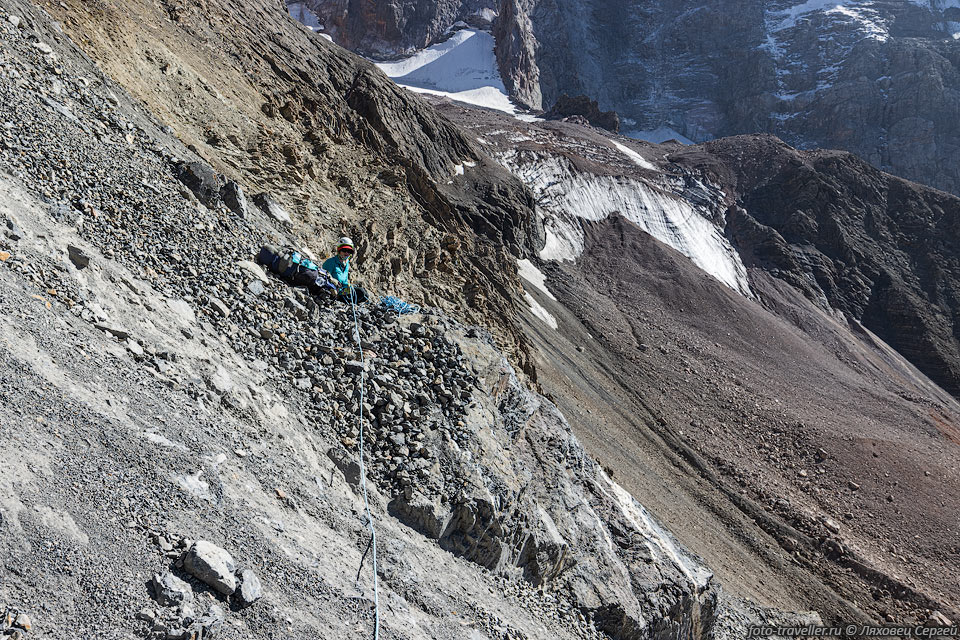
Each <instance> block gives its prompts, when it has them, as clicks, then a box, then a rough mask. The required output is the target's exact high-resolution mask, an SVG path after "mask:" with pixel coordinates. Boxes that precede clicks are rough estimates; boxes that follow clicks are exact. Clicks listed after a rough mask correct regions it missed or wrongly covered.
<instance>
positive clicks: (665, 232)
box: [499, 151, 752, 297]
mask: <svg viewBox="0 0 960 640" xmlns="http://www.w3.org/2000/svg"><path fill="white" fill-rule="evenodd" d="M499 159H500V161H501V162H502V163H503V164H504V166H505V167H506V168H507V169H508V170H510V171H511V173H513V174H514V175H516V176H517V177H518V178H519V179H520V180H521V181H523V182H524V183H525V184H526V185H527V186H529V187H530V189H531V190H532V191H533V193H534V195H535V196H536V198H537V204H538V210H539V213H540V215H541V216H542V217H543V224H544V230H545V231H546V244H545V245H544V248H543V249H542V250H541V252H540V258H541V259H543V260H575V259H576V258H577V257H579V256H580V255H581V254H582V253H583V250H584V233H583V229H582V227H581V225H580V222H579V220H580V219H584V220H590V221H600V220H604V219H606V218H608V217H609V216H612V215H621V216H623V217H624V218H626V219H627V220H629V221H630V222H633V223H634V224H636V225H637V226H638V227H640V228H641V229H643V230H644V231H646V232H647V233H649V234H650V235H652V236H653V237H654V238H656V239H657V240H659V241H661V242H663V243H664V244H667V245H669V246H671V247H673V248H674V249H676V250H677V251H679V252H680V253H682V254H683V255H685V256H687V257H688V258H690V260H691V261H692V262H693V263H694V264H695V265H696V266H697V267H699V268H700V269H702V270H703V271H706V272H707V273H709V274H710V275H712V276H713V277H714V278H716V279H717V280H719V281H720V282H722V283H723V284H725V285H727V286H728V287H730V288H731V289H733V290H734V291H738V292H740V293H741V294H743V295H745V296H748V297H749V296H751V295H752V294H751V291H750V285H749V283H748V280H747V270H746V268H745V267H744V265H743V261H742V260H741V259H740V255H739V254H738V253H737V251H736V249H734V248H733V246H732V245H731V244H730V242H729V241H728V240H727V239H726V237H725V236H724V235H723V232H722V231H721V229H720V228H719V227H718V226H717V225H715V224H714V223H713V222H711V221H710V220H709V219H708V215H709V212H708V211H706V210H705V209H703V208H701V207H698V206H695V205H693V204H691V203H689V202H687V201H686V200H682V199H679V198H677V197H674V196H672V195H670V194H667V193H664V192H662V191H660V190H658V189H656V188H654V187H652V186H651V185H649V184H647V183H645V182H642V181H639V180H636V179H633V178H630V177H626V176H601V175H594V174H589V173H582V172H580V171H579V170H577V169H576V168H574V167H573V166H572V164H571V163H570V161H569V160H567V159H565V158H562V157H558V156H543V155H540V154H536V153H533V152H530V151H523V152H520V151H510V152H508V153H506V154H503V155H502V156H500V158H499Z"/></svg>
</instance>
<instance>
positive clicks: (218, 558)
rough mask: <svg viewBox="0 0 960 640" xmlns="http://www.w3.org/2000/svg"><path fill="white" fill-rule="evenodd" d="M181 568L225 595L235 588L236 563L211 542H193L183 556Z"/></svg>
mask: <svg viewBox="0 0 960 640" xmlns="http://www.w3.org/2000/svg"><path fill="white" fill-rule="evenodd" d="M183 568H184V569H185V570H186V571H187V572H188V573H190V575H192V576H193V577H195V578H197V579H198V580H200V581H201V582H203V583H205V584H207V585H209V586H210V587H212V588H213V589H214V590H216V591H217V592H218V593H221V594H223V595H225V596H229V595H230V594H232V593H233V592H234V591H236V590H237V578H236V576H234V572H235V571H236V570H237V565H236V563H234V561H233V558H232V557H231V556H230V554H229V553H227V552H226V551H224V550H223V549H221V548H220V547H218V546H217V545H215V544H213V543H212V542H207V541H206V540H197V541H196V542H194V543H193V546H191V547H190V549H189V550H188V551H187V553H186V555H185V556H184V558H183Z"/></svg>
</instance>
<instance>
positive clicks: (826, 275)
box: [670, 136, 960, 396]
mask: <svg viewBox="0 0 960 640" xmlns="http://www.w3.org/2000/svg"><path fill="white" fill-rule="evenodd" d="M705 152H706V154H710V155H713V156H714V157H715V158H716V159H718V160H719V161H720V165H717V164H714V165H713V167H712V168H709V169H707V170H706V173H709V174H711V175H712V176H713V179H716V180H717V181H718V182H720V183H722V184H728V185H730V187H731V189H735V191H736V193H738V204H737V205H735V206H733V207H731V208H730V209H729V210H728V212H727V214H726V219H727V224H728V232H729V233H730V234H731V236H732V237H733V239H734V242H735V243H736V245H737V247H738V249H739V250H740V253H741V255H742V256H744V259H745V261H746V262H747V263H748V265H749V266H759V267H762V268H765V269H767V270H769V271H770V272H771V273H772V274H773V275H775V276H777V277H778V278H781V279H783V280H785V281H787V282H789V283H790V284H791V285H793V286H795V287H797V288H798V289H799V290H801V291H803V292H804V294H805V295H806V296H807V297H808V298H810V299H811V300H813V301H815V302H817V303H818V304H820V305H821V306H823V307H825V308H833V309H835V310H838V311H840V312H842V313H843V314H845V315H846V316H847V317H848V318H852V319H855V320H858V321H860V322H862V323H863V325H864V326H865V327H866V328H868V329H870V330H871V331H873V332H874V333H876V334H877V335H878V336H880V337H881V338H882V339H883V340H885V341H886V342H887V343H888V344H890V345H891V346H893V347H894V348H895V349H896V350H897V351H899V352H900V353H901V354H903V355H904V356H905V357H906V358H907V359H908V360H910V361H911V362H912V363H913V364H915V365H916V366H917V367H918V368H919V369H920V370H921V371H923V372H924V373H925V374H927V375H928V376H930V378H931V379H933V380H934V381H935V382H937V383H938V384H939V385H940V386H942V387H943V388H944V389H946V390H947V391H949V392H950V393H952V394H953V395H954V396H957V395H958V394H960V341H958V336H960V329H958V324H957V321H956V318H957V316H958V314H960V271H958V268H957V263H956V256H957V255H958V254H960V246H958V245H957V238H958V237H960V226H958V225H960V201H958V200H957V198H956V197H954V196H950V195H948V194H946V193H943V192H940V191H936V190H934V189H929V188H926V187H922V186H920V185H917V184H912V183H910V182H907V181H905V180H901V179H899V178H895V177H893V176H890V175H887V174H884V173H882V172H880V171H877V170H875V169H873V168H872V167H870V166H869V165H868V164H867V163H865V162H863V161H862V160H860V159H859V158H857V157H855V156H853V155H852V154H849V153H843V152H836V151H816V152H802V151H796V150H794V149H791V148H790V147H788V146H787V145H785V144H783V143H782V142H780V141H779V140H777V139H776V138H773V137H770V136H761V137H752V136H751V137H748V136H738V137H736V138H731V139H725V140H717V141H715V142H711V143H707V144H705V145H703V147H702V148H688V149H684V150H683V151H679V152H677V153H674V154H672V155H671V156H670V158H671V159H672V160H675V161H677V162H679V163H681V164H683V165H686V166H694V165H699V167H700V168H699V169H698V170H703V168H704V167H705V166H707V165H705V164H704V163H703V161H704V160H705V159H706V155H705ZM704 175H706V174H704ZM734 185H735V186H734Z"/></svg>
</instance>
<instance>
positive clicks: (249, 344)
mask: <svg viewBox="0 0 960 640" xmlns="http://www.w3.org/2000/svg"><path fill="white" fill-rule="evenodd" d="M255 9H257V10H261V11H264V12H270V11H274V10H276V12H278V13H279V15H281V16H283V19H284V20H288V21H289V18H286V16H285V14H283V12H282V8H279V7H277V8H275V9H274V8H273V7H271V6H269V5H263V6H259V5H258V6H257V7H255ZM100 10H105V9H104V7H101V6H99V5H93V6H91V11H100ZM182 10H183V6H182V5H178V6H177V8H173V7H171V12H172V13H171V15H174V14H179V12H180V11H182ZM0 18H2V21H0V38H2V40H3V47H2V54H0V56H2V58H0V62H2V68H0V72H2V74H3V76H4V82H3V83H0V122H2V123H3V129H2V131H0V141H2V145H0V169H2V175H0V223H2V226H0V306H2V308H3V309H4V310H5V312H4V313H3V315H2V316H0V324H2V331H0V335H2V338H0V350H2V356H0V370H2V372H0V388H2V402H0V430H2V432H3V441H4V445H3V447H4V457H5V459H6V460H8V464H9V465H10V468H9V469H8V473H6V474H4V476H3V479H2V480H0V509H2V511H0V513H2V519H0V527H2V529H3V533H4V535H3V536H2V542H0V557H2V558H3V566H4V579H3V581H2V582H0V603H2V604H3V606H5V607H6V608H7V609H8V612H9V613H10V615H9V616H8V617H7V618H6V619H5V620H6V621H5V625H11V626H10V628H9V629H8V628H7V627H5V628H4V633H5V634H6V635H7V636H22V635H23V634H24V633H26V634H28V637H30V636H36V637H56V638H72V637H91V636H96V637H101V638H129V637H153V638H196V637H204V638H207V637H223V638H247V637H258V638H270V637H284V638H308V637H309V638H316V637H323V638H338V637H345V636H347V635H349V634H352V633H360V632H369V630H370V628H371V627H372V625H373V624H375V615H376V614H377V613H379V623H380V627H381V635H380V637H383V638H414V639H415V638H448V639H450V640H453V639H459V638H464V637H471V638H498V639H505V638H511V639H514V638H542V639H544V640H546V639H550V638H603V637H614V638H639V637H655V638H668V637H669V638H675V637H688V638H705V637H710V636H713V635H720V636H722V637H740V636H742V635H743V633H744V627H745V626H746V625H747V624H750V623H756V622H772V621H798V622H808V621H817V620H818V619H819V618H818V617H817V616H816V614H806V615H802V616H799V617H798V616H796V615H789V614H782V613H779V612H777V611H773V610H769V609H765V608H763V607H759V606H756V605H754V604H751V603H749V602H747V601H744V600H742V599H740V598H738V597H736V596H735V595H734V594H729V593H726V592H725V591H724V590H723V589H722V585H720V584H719V583H718V582H717V581H716V580H715V579H714V578H713V574H712V572H711V571H710V569H709V568H708V567H707V566H706V565H705V564H704V563H703V561H702V560H701V559H700V558H699V557H698V556H697V555H695V554H694V553H692V552H691V551H689V550H687V549H685V548H684V547H683V546H682V545H680V544H679V543H678V542H677V541H676V539H675V538H674V536H673V535H672V534H671V533H670V532H669V531H667V530H666V529H665V528H664V527H662V525H660V524H659V523H658V521H657V519H656V518H654V517H653V516H652V515H651V514H650V513H649V512H648V511H647V510H646V509H645V508H644V507H643V506H642V505H641V504H640V503H639V502H637V501H636V500H635V499H634V498H633V497H632V496H631V495H630V494H629V493H628V492H626V491H625V490H624V489H623V488H622V487H620V486H619V485H618V484H616V483H615V482H614V481H613V480H611V478H610V476H609V474H607V473H606V472H605V471H603V470H602V469H601V467H600V466H599V465H598V464H597V463H596V462H595V461H594V460H593V459H592V458H591V457H590V456H589V455H588V454H587V452H586V451H585V450H584V448H583V447H582V445H581V444H580V443H579V441H578V440H577V439H576V438H575V437H574V436H573V435H572V433H571V429H570V426H569V425H568V423H567V422H566V420H565V419H564V417H563V416H562V414H561V413H560V412H559V411H558V410H557V409H556V407H555V406H554V405H553V404H552V403H550V402H549V401H548V400H546V399H545V398H544V397H542V396H540V395H538V394H537V393H535V392H534V391H532V390H530V389H529V388H527V387H526V386H525V384H524V382H523V381H522V377H518V374H517V373H516V372H515V370H514V368H513V366H512V365H511V364H510V362H509V361H508V360H507V358H506V357H505V356H504V355H503V354H502V353H501V352H500V351H499V349H498V347H497V346H496V342H495V341H494V339H493V337H492V335H491V334H490V333H488V332H487V331H486V330H485V329H481V328H478V327H469V326H465V325H463V324H461V323H459V322H457V321H455V320H453V319H452V318H451V317H450V316H448V315H447V314H445V313H444V312H443V311H442V310H439V309H437V308H435V307H427V308H425V309H424V311H423V312H422V313H420V314H417V315H415V316H403V317H400V316H398V315H397V314H396V313H395V312H394V311H391V310H389V309H387V308H386V307H383V306H379V305H376V304H371V305H368V306H364V307H361V308H359V309H358V310H357V311H356V315H354V313H353V310H352V309H350V308H349V307H346V306H344V305H340V304H337V303H334V302H332V301H325V300H320V299H316V298H313V297H311V296H309V295H307V294H306V293H305V292H304V291H302V290H299V289H294V288H292V287H290V286H288V285H287V284H286V283H284V282H282V281H280V280H278V279H276V278H274V277H272V276H270V275H267V274H266V273H265V272H264V271H263V270H262V269H261V267H259V266H258V265H256V264H255V263H253V262H251V259H252V258H253V256H255V255H256V250H257V249H258V248H259V246H260V244H262V243H263V242H264V241H265V240H269V241H271V242H274V243H277V244H298V245H299V244H301V243H303V242H305V241H304V240H303V238H304V237H308V238H311V239H315V237H314V236H311V235H310V232H311V231H313V232H315V231H317V230H318V227H314V228H313V229H311V228H310V226H309V224H308V222H317V221H315V220H312V219H311V218H310V217H309V216H310V215H311V214H310V213H309V212H306V213H305V212H303V211H302V210H296V209H294V208H293V207H290V209H291V210H293V211H294V215H293V216H290V215H289V212H287V215H282V211H283V208H282V207H280V204H279V203H277V202H276V201H275V200H273V199H272V197H271V198H266V197H264V198H256V199H254V200H255V201H256V202H258V203H259V204H258V205H256V206H254V205H253V204H251V203H250V202H248V201H247V200H246V197H245V196H244V186H246V187H247V189H246V191H247V192H248V193H253V192H255V190H256V188H257V187H260V186H265V185H263V184H261V185H257V184H256V183H253V184H254V188H251V183H250V182H247V181H246V180H245V179H244V175H248V173H245V172H240V173H239V174H237V173H235V174H233V175H234V176H235V177H237V178H239V179H240V181H239V182H238V181H236V180H228V179H226V178H224V177H223V176H222V175H219V174H217V173H216V172H214V170H213V169H212V168H210V167H209V166H207V165H206V164H205V163H204V162H202V160H200V159H199V158H198V156H197V153H196V152H197V151H198V150H199V151H202V150H203V149H200V148H199V147H195V148H194V149H189V148H187V147H185V146H183V144H182V143H181V142H179V141H178V140H177V139H176V138H174V137H172V136H171V135H170V131H171V129H172V128H174V127H173V126H172V125H173V124H175V125H177V127H184V128H185V129H189V126H190V125H188V124H184V123H183V122H179V121H175V122H172V123H171V124H167V125H162V124H160V122H158V121H157V120H156V117H155V115H154V113H151V112H150V111H149V110H147V109H145V108H144V106H143V104H142V103H138V102H136V101H135V100H133V99H132V98H131V97H130V95H129V94H127V93H126V92H125V90H124V89H123V88H122V87H121V86H119V85H117V84H115V83H114V81H113V80H111V79H110V78H108V77H107V76H105V75H104V74H103V73H102V72H101V71H100V70H99V69H98V68H97V67H96V66H95V65H94V64H93V63H92V61H91V60H90V59H89V58H88V57H86V56H85V55H84V54H83V53H81V52H80V51H79V50H78V49H77V48H76V46H75V44H74V42H73V41H72V40H71V39H70V38H68V37H67V36H66V35H64V34H63V33H62V31H61V29H60V27H59V26H58V25H57V23H55V22H54V21H53V20H51V18H50V16H49V15H47V14H46V13H45V12H44V11H43V10H39V9H36V8H34V7H31V6H30V5H28V4H26V3H22V2H7V3H4V5H3V11H2V15H0ZM283 24H288V27H289V28H291V29H296V28H298V27H296V25H295V24H294V23H293V22H292V21H289V22H288V23H283ZM73 27H74V28H75V29H77V28H79V27H78V25H77V24H74V25H73ZM298 33H299V32H298ZM305 37H306V36H305ZM78 38H79V37H78ZM317 40H319V39H317ZM141 44H142V43H141ZM320 46H325V45H320ZM338 55H339V54H338ZM278 74H279V72H278ZM280 75H282V74H280ZM371 95H373V96H374V97H376V94H371ZM390 95H392V96H393V99H395V100H397V101H399V102H398V103H397V104H398V105H399V107H403V100H404V98H402V97H400V96H399V95H398V94H388V97H389V96H390ZM148 105H149V103H148ZM152 106H156V105H155V104H154V105H152ZM404 108H405V107H404ZM409 108H410V109H411V110H413V111H416V110H418V109H419V110H424V112H425V113H429V112H428V111H426V109H427V107H425V106H424V105H423V104H422V103H416V105H415V106H412V107H409ZM168 115H169V114H168ZM185 117H187V116H185ZM371 117H372V116H371ZM361 120H363V119H362V118H361ZM358 126H359V125H358ZM424 126H426V125H424ZM381 130H383V129H381ZM363 135H366V134H362V135H360V139H363V140H366V143H367V144H369V145H370V146H371V148H373V149H375V150H376V149H382V147H378V145H379V144H381V143H382V139H380V138H375V137H374V138H364V137H363ZM341 144H342V146H343V147H347V148H350V147H351V145H354V146H353V147H352V148H353V149H354V150H356V149H361V148H362V145H361V144H360V143H355V142H349V140H347V139H344V141H343V142H342V143H341ZM358 153H359V152H358ZM214 155H216V154H214ZM225 155H227V154H225ZM218 157H219V156H218ZM215 160H216V158H215ZM421 160H422V162H423V164H420V165H417V164H415V163H414V162H413V161H411V160H410V158H409V157H406V156H404V157H403V158H400V159H398V162H399V163H400V164H402V165H403V166H405V167H406V169H407V170H408V171H410V174H408V175H407V179H408V180H409V182H407V183H404V184H405V187H403V188H409V189H411V190H416V191H417V194H418V196H419V197H423V198H427V196H426V195H425V191H424V190H426V189H427V188H428V187H429V188H436V185H435V184H434V183H433V182H432V179H431V178H430V177H429V170H428V169H425V168H424V167H427V166H429V165H430V159H429V158H428V157H426V156H424V157H422V158H421ZM404 163H406V164H404ZM266 166H268V167H269V163H267V164H266ZM248 171H249V173H255V172H253V171H250V170H249V168H248ZM499 171H500V170H495V169H490V170H489V172H488V173H486V174H484V175H486V176H487V177H485V178H484V177H481V178H479V179H475V180H474V181H472V182H469V183H468V185H467V187H468V190H467V192H466V193H464V194H462V195H460V196H459V197H458V199H457V201H456V202H454V203H453V204H450V205H449V206H447V205H444V207H446V208H444V207H441V210H442V211H443V212H445V213H446V214H448V215H449V216H450V217H449V219H446V220H444V219H440V220H435V222H436V223H437V224H441V225H442V224H448V225H455V224H457V221H458V220H459V221H460V222H461V223H462V222H470V223H471V224H473V225H476V226H477V227H479V234H480V237H483V234H492V233H494V231H495V230H494V229H492V228H485V227H484V223H483V221H482V220H481V218H482V217H483V216H479V217H478V216H473V217H471V216H470V215H468V214H466V213H465V212H467V211H474V212H475V213H476V212H477V211H478V207H481V208H482V205H478V204H477V203H478V202H482V201H483V198H484V197H488V198H492V201H493V202H496V203H497V205H498V206H497V208H496V209H497V211H500V212H504V211H509V209H507V208H506V207H505V205H506V204H507V203H509V202H510V194H511V193H520V194H522V193H523V189H521V188H519V187H518V184H519V183H518V182H516V181H513V180H510V179H507V180H505V181H504V182H503V183H502V184H500V185H499V186H497V187H496V189H493V190H487V191H484V189H485V188H486V187H484V185H485V184H486V185H490V184H491V180H492V179H491V178H490V176H497V175H501V174H500V173H498V172H499ZM503 175H505V174H503ZM264 179H265V180H266V179H267V178H264ZM484 180H486V181H487V182H486V183H485V182H484ZM418 181H419V182H418ZM398 184H400V183H398ZM431 185H433V186H431ZM461 186H462V185H461ZM495 186H496V185H495ZM471 187H472V188H473V189H475V191H473V192H471V191H469V188H471ZM319 188H327V189H330V188H332V187H331V183H330V182H327V181H325V180H320V181H319ZM401 190H402V189H401ZM379 195H380V196H383V193H380V194H379ZM404 197H405V196H404V195H399V196H397V199H398V200H403V198H404ZM452 198H454V194H453V193H452V190H451V193H450V194H446V195H445V194H442V193H440V191H436V192H434V196H433V199H432V200H430V199H426V200H424V204H423V206H424V207H425V208H427V209H428V211H427V215H428V216H429V215H430V213H431V211H430V210H429V207H430V206H431V204H436V203H437V202H438V201H441V200H442V201H443V202H448V203H449V202H451V201H452V200H451V199H452ZM471 203H473V204H471ZM411 206H413V205H411ZM458 212H459V213H458ZM433 213H437V211H433ZM521 213H522V210H521V211H520V212H518V213H517V215H520V214H521ZM461 214H463V215H462V216H461ZM288 218H290V220H288ZM305 220H307V221H308V222H305ZM317 224H318V225H319V222H317ZM347 224H349V221H348V222H347ZM449 228H452V229H456V228H457V227H456V226H450V227H449ZM334 229H336V227H334ZM341 229H342V228H341ZM463 229H472V227H464V228H463ZM331 230H333V229H331ZM336 230H337V231H339V230H340V229H336ZM496 231H497V232H498V233H501V232H509V229H507V228H505V227H503V226H501V227H500V228H499V229H498V230H496ZM402 239H404V236H403V235H402V234H400V233H397V234H395V235H394V236H393V240H395V241H399V240H402ZM516 241H517V242H518V243H519V244H518V245H517V246H516V247H515V250H516V251H518V252H522V251H523V248H522V244H523V243H524V242H527V240H522V236H519V235H518V236H517V237H516ZM369 242H370V245H373V244H374V242H383V239H381V238H376V239H374V238H371V239H370V240H369ZM458 242H460V243H463V244H471V245H473V246H477V247H481V248H482V247H483V246H485V245H484V241H483V240H477V239H476V238H475V237H472V236H467V235H466V234H465V233H464V234H463V235H461V237H459V238H458ZM506 242H507V244H509V243H510V241H509V240H506ZM446 255H447V256H449V255H450V254H449V253H448V254H446ZM448 259H449V258H448ZM420 268H423V267H422V264H421V267H420ZM459 268H462V267H460V266H458V265H457V263H454V264H453V265H452V266H451V267H450V270H451V271H454V272H455V271H456V269H459ZM361 273H362V274H363V275H366V274H367V273H370V274H371V275H370V281H371V282H373V283H377V282H382V280H380V279H379V278H378V275H377V272H376V271H374V269H372V268H371V270H370V271H369V272H367V271H365V270H363V269H361ZM397 275H399V274H397ZM511 277H515V276H512V275H511ZM397 280H398V281H400V280H401V279H400V278H397ZM399 286H402V284H401V285H399ZM417 291H418V293H419V294H420V295H424V296H425V295H427V294H426V293H425V292H424V289H418V290H417ZM385 292H386V291H385ZM435 295H436V293H435ZM504 298H505V299H507V300H509V296H504ZM496 326H497V325H496V324H494V328H496ZM499 326H500V328H501V329H503V325H502V324H501V325H499ZM356 340H359V341H360V344H359V345H356V344H355V341H356ZM361 416H362V418H363V421H362V424H363V425H364V430H363V434H362V436H363V437H362V442H363V444H364V445H365V449H364V451H365V454H366V456H365V461H366V467H365V468H364V469H363V471H365V473H361V467H360V466H359V464H358V463H359V460H360V457H359V454H360V446H361V431H360V428H359V427H360V424H361V422H360V421H359V418H360V417H361ZM364 496H369V503H370V508H371V512H372V522H373V524H374V527H375V528H376V531H377V548H376V551H375V555H372V550H371V549H369V548H368V544H369V543H370V542H371V540H370V537H369V535H368V529H367V517H366V515H365V511H366V509H365V502H364V499H365V498H364ZM374 558H375V559H376V568H377V572H376V574H374V563H373V560H374ZM375 576H376V580H377V590H376V591H375V590H374V579H375ZM375 602H378V603H379V607H378V608H376V609H375V608H374V603H375Z"/></svg>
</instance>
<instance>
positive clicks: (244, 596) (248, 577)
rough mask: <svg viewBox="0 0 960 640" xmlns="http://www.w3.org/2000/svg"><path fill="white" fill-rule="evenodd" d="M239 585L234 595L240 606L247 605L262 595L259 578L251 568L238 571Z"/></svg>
mask: <svg viewBox="0 0 960 640" xmlns="http://www.w3.org/2000/svg"><path fill="white" fill-rule="evenodd" d="M239 578H240V587H239V588H238V589H237V591H236V593H235V596H236V598H237V601H238V602H239V604H240V606H241V607H249V606H250V605H252V604H253V603H254V602H256V601H257V600H259V599H260V598H261V597H262V596H263V587H262V585H261V584H260V578H258V577H257V574H256V573H254V572H253V570H251V569H244V570H243V571H241V572H240V575H239Z"/></svg>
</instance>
